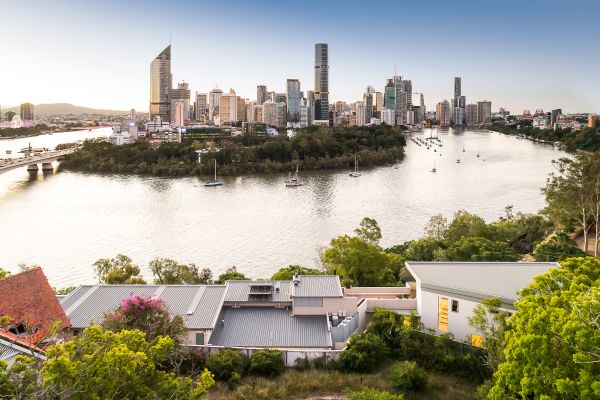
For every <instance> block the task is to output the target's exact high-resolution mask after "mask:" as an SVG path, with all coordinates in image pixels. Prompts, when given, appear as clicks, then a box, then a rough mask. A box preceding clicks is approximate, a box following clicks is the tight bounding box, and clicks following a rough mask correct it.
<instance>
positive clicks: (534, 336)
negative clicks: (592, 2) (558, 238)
mask: <svg viewBox="0 0 600 400" xmlns="http://www.w3.org/2000/svg"><path fill="white" fill-rule="evenodd" d="M516 306H517V312H516V313H515V315H513V316H512V317H511V318H510V320H509V330H507V332H506V335H505V336H506V349H505V351H504V356H505V358H506V360H505V361H504V362H503V363H502V364H500V366H499V367H498V371H497V372H496V373H495V374H494V384H493V387H492V388H491V390H490V392H489V393H488V398H489V399H492V400H500V399H503V400H504V399H507V398H521V399H530V398H535V399H600V380H599V379H598V377H600V334H599V332H600V323H599V321H598V320H599V318H598V315H600V260H598V259H595V258H591V257H586V258H570V259H567V260H565V261H563V262H562V263H561V268H556V269H552V270H550V271H549V272H548V273H545V274H542V275H539V276H537V277H536V278H535V280H534V282H533V283H532V284H531V285H529V286H528V287H527V288H525V289H523V291H522V292H521V296H520V298H519V300H518V302H517V303H516Z"/></svg>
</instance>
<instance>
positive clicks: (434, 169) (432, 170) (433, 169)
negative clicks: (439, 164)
mask: <svg viewBox="0 0 600 400" xmlns="http://www.w3.org/2000/svg"><path fill="white" fill-rule="evenodd" d="M436 171H437V169H436V168H435V160H433V168H432V169H431V172H436Z"/></svg>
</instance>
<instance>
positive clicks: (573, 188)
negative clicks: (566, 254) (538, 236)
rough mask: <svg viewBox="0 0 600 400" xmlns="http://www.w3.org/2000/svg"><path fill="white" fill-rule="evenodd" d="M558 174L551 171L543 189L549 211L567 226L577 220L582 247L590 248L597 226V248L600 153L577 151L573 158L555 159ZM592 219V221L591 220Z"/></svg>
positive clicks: (599, 216) (547, 210)
mask: <svg viewBox="0 0 600 400" xmlns="http://www.w3.org/2000/svg"><path fill="white" fill-rule="evenodd" d="M554 165H555V167H556V169H557V170H558V173H556V174H554V173H553V174H551V175H550V178H549V182H548V183H547V185H546V187H545V188H544V189H543V192H544V194H545V195H546V203H547V207H546V212H547V213H548V214H549V215H550V216H551V217H552V218H553V219H554V220H555V221H559V222H561V223H562V224H563V225H565V226H569V225H571V223H575V224H576V225H577V226H578V227H580V228H581V232H582V234H583V248H584V249H585V251H587V249H588V242H589V237H588V234H589V230H590V228H591V227H592V226H593V225H594V224H595V226H596V243H597V245H596V247H595V252H594V255H595V256H598V255H599V254H598V249H599V247H598V239H600V227H599V226H598V225H599V224H600V177H599V175H600V154H599V153H586V152H578V153H576V154H575V156H574V157H573V158H566V157H565V158H561V159H559V160H558V161H555V162H554ZM590 221H593V223H591V222H590Z"/></svg>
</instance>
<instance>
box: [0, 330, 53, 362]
mask: <svg viewBox="0 0 600 400" xmlns="http://www.w3.org/2000/svg"><path fill="white" fill-rule="evenodd" d="M20 355H23V356H29V357H34V358H36V359H38V360H41V361H45V360H46V356H44V350H42V349H40V348H39V347H37V346H35V345H34V344H32V343H31V342H29V341H28V340H27V339H26V338H22V337H19V336H17V335H15V334H13V333H10V332H8V331H5V330H0V361H4V362H5V363H6V364H8V366H10V365H12V364H13V363H14V362H15V360H16V359H17V357H18V356H20Z"/></svg>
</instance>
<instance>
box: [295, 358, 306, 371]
mask: <svg viewBox="0 0 600 400" xmlns="http://www.w3.org/2000/svg"><path fill="white" fill-rule="evenodd" d="M294 369H295V370H296V371H307V370H309V369H310V361H308V360H307V359H306V358H296V361H294Z"/></svg>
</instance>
